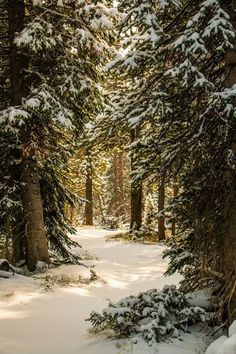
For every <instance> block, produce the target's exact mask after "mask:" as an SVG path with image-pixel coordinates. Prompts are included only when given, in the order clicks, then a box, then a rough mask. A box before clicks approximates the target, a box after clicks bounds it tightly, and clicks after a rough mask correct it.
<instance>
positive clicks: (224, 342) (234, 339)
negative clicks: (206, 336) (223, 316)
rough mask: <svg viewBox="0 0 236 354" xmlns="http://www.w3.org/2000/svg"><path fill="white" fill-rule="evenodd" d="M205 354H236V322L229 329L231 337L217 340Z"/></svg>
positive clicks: (222, 337)
mask: <svg viewBox="0 0 236 354" xmlns="http://www.w3.org/2000/svg"><path fill="white" fill-rule="evenodd" d="M205 354H236V321H234V322H233V323H232V324H231V326H230V327H229V337H226V336H221V337H219V338H218V339H216V340H215V341H214V342H213V343H211V345H210V346H209V347H208V348H207V350H206V353H205Z"/></svg>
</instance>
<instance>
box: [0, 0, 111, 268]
mask: <svg viewBox="0 0 236 354" xmlns="http://www.w3.org/2000/svg"><path fill="white" fill-rule="evenodd" d="M3 10H4V11H5V12H4V13H5V14H6V16H5V17H3V19H2V23H1V27H2V28H5V29H6V28H8V31H7V33H8V37H7V38H6V39H5V38H4V43H5V42H6V48H8V52H7V65H6V69H5V70H4V72H3V75H2V76H3V78H4V80H5V81H4V82H3V85H2V86H3V88H2V89H3V91H4V93H5V92H6V94H5V97H6V99H5V100H4V103H3V105H2V107H1V108H2V110H1V112H0V120H1V123H2V124H1V130H2V134H1V143H2V144H5V145H7V149H8V152H9V156H10V157H11V158H10V160H11V162H10V163H11V164H13V167H11V166H9V163H8V164H7V166H6V167H5V173H6V175H5V176H3V183H4V185H6V187H5V188H8V189H9V188H10V192H11V190H12V187H11V185H12V184H13V185H14V188H15V189H16V187H15V181H16V186H18V188H19V190H20V197H19V194H18V195H17V194H16V193H15V191H14V193H13V194H14V195H13V196H12V195H11V194H10V195H8V196H7V198H8V199H9V200H12V202H11V205H12V208H13V204H14V205H17V210H15V207H14V208H13V209H11V211H12V213H11V216H10V219H11V220H12V227H11V229H12V232H14V233H15V232H16V231H17V234H16V235H14V236H13V239H14V242H15V243H16V245H17V247H19V246H20V245H21V247H24V249H21V250H20V252H15V253H18V254H20V257H22V256H24V257H25V256H26V257H27V265H28V267H29V269H31V270H33V269H35V267H36V265H37V262H38V261H46V262H49V256H48V248H47V240H46V232H45V227H46V231H47V238H48V240H49V241H50V244H52V247H53V248H56V249H57V250H59V251H60V250H61V253H62V254H64V255H65V253H66V254H67V255H68V252H67V251H66V247H65V246H63V243H64V242H67V244H69V246H70V245H71V241H69V239H68V237H67V235H66V234H67V232H68V230H71V229H70V228H69V227H68V225H67V221H66V219H65V214H64V202H65V201H70V202H72V200H73V198H72V196H71V195H70V194H69V193H68V192H67V191H66V190H65V188H64V186H63V183H62V177H61V176H60V171H61V170H62V167H63V164H65V163H66V161H67V159H68V157H69V156H70V155H71V153H72V148H71V141H73V139H75V138H76V139H78V138H79V133H80V131H81V129H82V126H83V124H84V122H86V121H87V120H88V116H91V115H96V114H98V112H99V111H100V109H101V107H102V104H103V98H102V89H101V86H100V83H101V78H102V75H101V73H102V66H103V65H104V64H105V62H106V60H107V57H108V56H109V55H110V46H109V41H110V39H111V34H110V29H111V27H112V21H113V18H114V16H115V13H114V10H113V9H109V8H107V7H106V4H104V5H102V4H98V5H96V4H94V3H93V2H92V1H91V3H90V2H89V3H88V2H87V1H80V2H79V3H77V2H74V1H66V0H65V1H63V2H58V3H55V2H54V1H47V2H45V3H44V2H41V1H33V2H31V1H23V0H11V1H8V2H7V3H3ZM2 60H4V59H2ZM5 77H6V78H5ZM9 83H10V84H9ZM9 137H10V138H9ZM11 141H12V142H13V143H12V145H11V144H9V143H8V142H11ZM69 141H70V143H68V142H69ZM13 162H14V163H13ZM1 163H4V161H3V160H2V161H1ZM6 180H7V183H6V182H5V181H6ZM13 181H14V182H13ZM46 186H47V188H46ZM40 187H41V188H40ZM54 188H55V189H56V190H57V193H54V198H50V197H51V192H52V190H54ZM9 205H10V204H9ZM7 217H8V218H9V213H8V216H7ZM14 223H15V224H16V225H15V226H14ZM44 223H45V225H44ZM19 225H21V227H19ZM16 226H17V227H16ZM13 230H14V231H13ZM22 238H23V239H24V242H23V244H24V245H22V243H20V242H16V240H18V239H19V240H21V239H22ZM18 251H19V250H18ZM22 253H23V255H22ZM17 260H19V259H17Z"/></svg>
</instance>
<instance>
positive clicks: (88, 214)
mask: <svg viewBox="0 0 236 354" xmlns="http://www.w3.org/2000/svg"><path fill="white" fill-rule="evenodd" d="M91 155H92V154H91V150H90V149H87V150H86V160H87V161H86V164H87V165H86V185H85V189H86V191H85V193H86V196H85V198H86V200H87V201H88V202H86V204H85V225H91V226H92V225H93V170H92V156H91Z"/></svg>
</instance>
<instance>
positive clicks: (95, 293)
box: [0, 229, 206, 354]
mask: <svg viewBox="0 0 236 354" xmlns="http://www.w3.org/2000/svg"><path fill="white" fill-rule="evenodd" d="M109 234H110V232H108V231H106V230H98V229H79V230H78V233H77V234H76V235H75V236H74V239H76V240H77V241H79V243H80V244H81V245H82V246H83V250H82V251H81V249H78V252H85V251H87V252H88V253H89V254H91V255H92V256H94V259H93V260H87V261H86V262H87V265H92V264H94V265H95V268H93V270H95V271H96V273H97V275H98V276H99V277H100V279H99V280H97V281H95V282H92V283H90V284H89V285H86V284H82V285H79V286H78V285H73V286H68V287H59V286H56V287H54V288H53V290H52V291H45V290H44V289H43V287H42V280H40V279H33V278H26V277H22V276H20V275H15V276H13V277H12V278H10V279H0V354H78V353H79V354H120V353H134V354H141V353H142V354H144V353H145V354H149V353H150V354H152V353H156V352H157V351H156V350H155V349H154V348H149V347H148V346H147V344H146V343H144V342H143V341H140V342H139V343H138V344H135V345H134V344H132V343H131V341H129V340H112V339H106V338H105V336H92V335H90V334H88V332H87V330H88V329H89V328H90V327H91V326H90V323H89V322H86V321H84V320H85V319H86V318H88V317H89V314H90V312H91V311H93V310H95V311H101V310H102V309H103V308H104V307H106V305H107V299H110V300H112V301H117V300H119V299H121V298H122V297H125V296H128V295H130V294H137V293H138V292H139V291H145V290H148V289H151V288H158V289H161V288H162V287H163V286H164V285H165V284H168V285H169V284H178V282H179V280H180V276H179V275H175V276H171V277H168V278H165V277H163V273H164V271H165V269H166V267H167V261H166V260H163V259H162V257H161V254H162V251H163V247H162V246H158V245H141V244H124V243H120V242H111V241H109V242H106V240H105V237H106V236H107V235H109ZM76 251H77V250H76ZM48 274H53V275H60V276H61V277H62V279H64V280H65V279H66V277H67V276H68V277H70V279H71V278H75V279H76V278H78V276H83V277H85V278H86V277H87V278H88V277H89V274H90V271H89V269H86V268H82V267H79V266H71V265H68V266H62V267H59V268H56V269H53V270H50V271H49V272H48ZM205 348H206V342H205V334H204V333H201V332H197V328H196V329H195V330H193V332H192V333H189V334H184V335H183V336H182V340H181V341H180V340H174V341H171V343H162V344H160V345H159V348H158V353H159V354H176V353H180V354H196V353H199V354H200V353H204V350H205Z"/></svg>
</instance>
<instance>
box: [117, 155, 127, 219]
mask: <svg viewBox="0 0 236 354" xmlns="http://www.w3.org/2000/svg"><path fill="white" fill-rule="evenodd" d="M117 168H118V173H117V185H118V203H117V204H118V206H119V216H124V215H125V191H124V166H123V153H122V152H121V151H119V152H118V154H117Z"/></svg>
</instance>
